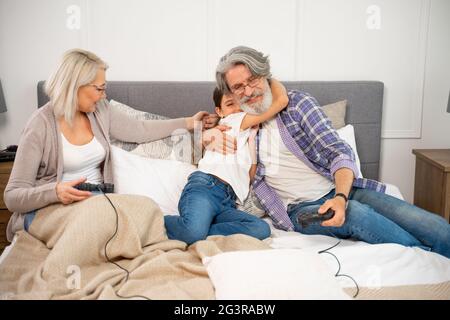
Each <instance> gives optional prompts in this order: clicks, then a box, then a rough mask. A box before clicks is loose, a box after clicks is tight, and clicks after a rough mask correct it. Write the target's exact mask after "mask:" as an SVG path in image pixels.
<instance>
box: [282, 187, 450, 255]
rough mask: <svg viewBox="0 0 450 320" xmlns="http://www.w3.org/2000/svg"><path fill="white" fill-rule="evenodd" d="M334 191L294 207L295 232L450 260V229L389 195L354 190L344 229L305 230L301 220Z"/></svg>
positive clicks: (315, 226) (318, 227) (290, 209)
mask: <svg viewBox="0 0 450 320" xmlns="http://www.w3.org/2000/svg"><path fill="white" fill-rule="evenodd" d="M334 192H335V191H334V190H332V191H331V192H330V193H328V194H327V195H325V196H324V197H322V198H321V199H319V200H317V201H312V202H302V203H298V204H290V205H289V206H288V214H289V217H290V219H291V220H292V222H293V223H294V226H295V230H296V231H298V232H301V233H304V234H322V235H333V236H336V237H338V238H342V239H347V238H353V239H357V240H362V241H365V242H368V243H398V244H401V245H404V246H408V247H414V246H417V247H421V248H423V249H425V250H431V251H433V252H436V253H439V254H441V255H443V256H446V257H447V258H450V225H449V224H448V222H447V221H446V220H445V219H444V218H442V217H440V216H438V215H436V214H434V213H431V212H428V211H425V210H423V209H420V208H418V207H416V206H414V205H411V204H409V203H407V202H405V201H402V200H400V199H397V198H394V197H391V196H389V195H387V194H384V193H380V192H376V191H372V190H368V189H360V188H353V189H352V190H351V192H350V195H349V202H348V207H347V210H346V218H345V223H344V224H343V225H342V226H341V227H323V226H321V225H320V223H316V224H312V225H309V226H308V227H306V228H303V227H302V226H301V225H300V224H299V223H298V222H297V216H299V215H302V214H304V213H306V212H315V211H317V210H318V209H319V207H320V206H321V205H322V204H323V203H324V202H325V201H326V200H328V199H331V198H333V196H334Z"/></svg>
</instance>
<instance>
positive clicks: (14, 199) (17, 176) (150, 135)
mask: <svg viewBox="0 0 450 320" xmlns="http://www.w3.org/2000/svg"><path fill="white" fill-rule="evenodd" d="M87 116H88V118H89V121H90V123H91V128H92V131H93V133H94V136H95V137H96V138H97V140H98V141H99V142H100V144H101V145H102V146H103V147H104V148H105V150H106V158H105V161H104V163H103V168H102V171H103V180H104V182H109V183H112V182H113V172H112V165H111V154H110V137H111V138H115V139H117V140H121V141H126V142H136V143H142V142H147V141H153V140H158V139H161V138H164V137H167V136H169V135H171V134H172V132H173V131H174V130H176V129H180V128H182V129H185V128H186V120H185V118H179V119H173V120H144V121H142V120H136V119H132V118H130V117H129V116H127V115H125V114H124V113H122V112H120V111H118V110H117V109H115V108H111V107H110V106H109V103H108V101H107V100H101V101H99V102H98V103H97V107H96V110H95V111H94V112H91V113H88V114H87ZM59 132H60V130H59V127H58V122H57V121H56V117H55V115H54V112H53V107H52V105H51V103H50V102H49V103H47V104H46V105H45V106H43V107H42V108H40V109H38V110H36V111H35V112H34V113H33V115H32V116H31V118H30V120H29V121H28V123H27V124H26V126H25V129H24V130H23V132H22V136H21V138H20V142H19V148H18V150H17V154H16V158H15V161H14V165H13V168H12V172H11V177H10V178H9V181H8V184H7V186H6V189H5V193H4V202H5V204H6V207H7V208H8V209H9V210H10V211H12V212H14V214H13V215H12V216H11V219H10V220H9V223H8V227H7V231H6V233H7V238H8V240H9V241H12V238H13V236H14V233H15V232H17V231H18V230H21V229H23V222H24V213H27V212H30V211H33V210H37V209H40V208H43V207H45V206H47V205H49V204H52V203H56V202H59V200H58V197H57V195H56V184H57V183H58V182H59V181H61V178H62V173H63V155H62V154H63V153H62V146H61V136H60V134H59Z"/></svg>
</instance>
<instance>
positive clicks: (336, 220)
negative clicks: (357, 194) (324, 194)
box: [319, 168, 355, 227]
mask: <svg viewBox="0 0 450 320" xmlns="http://www.w3.org/2000/svg"><path fill="white" fill-rule="evenodd" d="M354 177H355V176H354V175H353V171H352V170H350V169H348V168H340V169H339V170H337V171H336V172H335V174H334V182H335V185H336V194H338V193H342V194H344V195H345V196H346V197H347V199H348V196H349V194H350V190H351V189H352V185H353V179H354ZM346 204H347V203H346V201H345V199H344V198H343V197H335V198H333V199H330V200H327V201H326V202H325V203H324V204H323V205H322V206H321V207H320V208H319V213H325V212H327V210H328V209H329V208H331V209H332V210H334V217H333V218H332V219H330V220H327V221H324V222H323V223H322V225H323V226H325V227H340V226H342V225H343V224H344V222H345V209H346Z"/></svg>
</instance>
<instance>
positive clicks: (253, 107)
mask: <svg viewBox="0 0 450 320" xmlns="http://www.w3.org/2000/svg"><path fill="white" fill-rule="evenodd" d="M264 87H265V88H264V94H263V98H262V100H261V101H259V102H255V103H252V104H248V103H246V102H241V109H242V110H243V111H244V112H247V113H249V114H261V113H263V112H265V111H267V109H269V107H270V105H271V104H272V90H270V86H269V84H268V83H267V81H266V83H265V86H264ZM242 100H247V97H245V98H244V99H242ZM242 100H241V101H242Z"/></svg>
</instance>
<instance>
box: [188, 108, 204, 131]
mask: <svg viewBox="0 0 450 320" xmlns="http://www.w3.org/2000/svg"><path fill="white" fill-rule="evenodd" d="M208 115H209V113H208V112H206V111H200V112H197V113H196V114H194V115H193V116H192V117H189V118H186V128H187V129H188V130H190V131H191V130H194V126H196V125H198V124H199V123H200V122H202V127H203V118H204V117H207V116H208Z"/></svg>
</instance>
